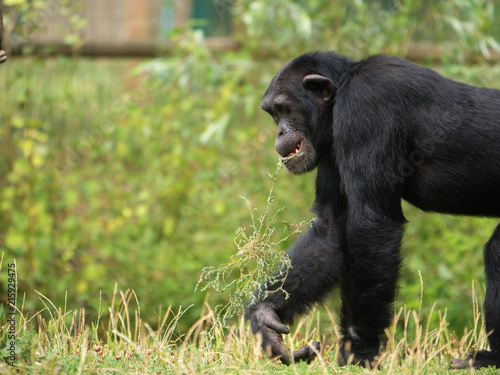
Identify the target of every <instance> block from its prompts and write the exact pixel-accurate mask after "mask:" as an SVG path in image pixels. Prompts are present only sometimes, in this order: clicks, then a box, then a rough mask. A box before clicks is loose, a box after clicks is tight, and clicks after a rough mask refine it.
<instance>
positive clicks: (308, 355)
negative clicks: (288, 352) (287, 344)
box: [293, 341, 321, 363]
mask: <svg viewBox="0 0 500 375" xmlns="http://www.w3.org/2000/svg"><path fill="white" fill-rule="evenodd" d="M313 348H314V349H313ZM320 349H321V346H320V344H319V342H317V341H314V342H313V343H312V344H311V345H305V346H303V347H302V348H300V349H299V350H295V351H294V352H293V361H294V362H299V361H305V362H307V363H311V361H312V360H313V359H314V358H316V356H317V353H318V352H319V350H320Z"/></svg>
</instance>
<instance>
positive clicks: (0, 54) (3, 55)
mask: <svg viewBox="0 0 500 375" xmlns="http://www.w3.org/2000/svg"><path fill="white" fill-rule="evenodd" d="M6 60H7V54H6V53H5V51H3V50H0V64H1V63H3V62H5V61H6Z"/></svg>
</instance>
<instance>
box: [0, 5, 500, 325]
mask: <svg viewBox="0 0 500 375" xmlns="http://www.w3.org/2000/svg"><path fill="white" fill-rule="evenodd" d="M20 3H23V2H22V1H21V2H20ZM481 5H484V7H482V6H481ZM228 12H232V14H233V18H234V23H235V24H239V25H240V27H239V28H238V31H237V32H236V35H235V38H236V39H238V40H239V41H240V44H241V49H240V50H238V51H237V52H234V51H233V52H224V53H222V52H217V51H213V50H210V49H208V48H206V47H205V46H204V40H203V35H202V33H201V32H200V31H191V30H176V31H175V33H174V34H173V35H172V37H171V39H172V40H173V41H174V42H175V47H174V48H173V50H172V51H171V54H170V55H169V56H168V57H162V58H158V59H155V60H152V61H148V62H146V63H142V64H139V65H138V64H137V63H136V62H135V61H133V60H101V59H96V60H89V59H77V58H74V59H66V58H55V59H50V60H43V59H37V58H35V57H25V58H19V59H11V60H9V62H8V63H7V64H6V65H5V66H2V67H1V68H0V103H1V111H0V123H1V124H2V126H1V127H0V139H1V142H2V146H1V149H2V152H1V153H0V233H1V237H0V246H1V249H0V252H4V259H5V261H6V263H8V262H10V260H12V259H16V260H17V264H18V269H19V282H20V286H19V288H20V290H19V292H20V296H21V295H22V294H23V293H25V294H26V300H25V302H24V309H25V310H32V311H36V310H38V309H40V308H41V307H43V304H41V302H40V301H39V300H38V297H37V295H36V293H34V290H35V289H36V290H38V291H40V292H42V293H43V294H44V295H45V296H47V298H49V299H50V300H51V301H53V302H54V303H55V304H56V305H58V306H59V305H64V304H65V303H67V304H68V305H69V306H84V307H86V311H87V313H88V314H89V315H93V314H94V315H95V314H97V311H98V308H99V303H100V300H101V298H102V299H107V298H110V297H109V296H110V295H111V294H112V293H113V289H114V284H115V283H117V286H118V288H119V289H122V290H125V289H133V290H135V292H136V294H137V295H138V296H139V300H140V302H141V310H142V318H143V319H144V320H145V321H148V322H150V324H152V325H154V324H155V322H156V321H157V316H156V314H155V311H157V308H158V306H159V305H164V306H168V305H172V306H175V307H178V306H181V305H182V306H184V307H187V306H189V305H191V304H194V305H195V306H194V308H192V309H190V310H189V311H188V312H187V313H186V314H185V320H184V326H190V325H191V324H192V323H193V321H194V320H195V319H197V318H198V317H199V313H200V309H201V305H202V301H203V299H204V298H205V296H204V295H203V294H201V293H197V294H195V293H194V292H193V291H194V286H195V285H196V281H197V280H198V277H199V274H200V270H201V269H202V268H203V267H204V266H210V265H212V266H216V265H219V264H221V263H224V262H226V261H227V260H228V259H229V257H230V256H231V255H232V254H234V253H235V252H236V251H237V248H236V247H235V245H234V243H233V238H234V236H235V230H236V229H237V228H239V227H244V226H249V225H250V223H251V220H250V217H249V214H248V210H247V207H246V205H245V202H244V201H243V200H242V199H241V198H240V195H243V196H245V197H246V198H248V199H249V200H250V201H251V205H252V206H253V207H264V206H265V204H266V197H267V194H268V191H269V188H270V182H269V180H268V178H267V173H268V172H269V171H272V170H274V166H275V165H276V161H277V155H276V154H275V152H274V147H273V142H274V131H275V129H274V127H273V125H272V121H271V119H270V118H268V116H266V115H265V114H264V113H263V112H262V111H260V110H259V103H260V98H261V96H262V93H263V92H264V91H265V89H266V87H267V85H268V83H269V82H270V80H271V78H272V77H273V75H274V73H275V72H276V71H277V69H279V67H281V66H282V65H283V63H284V62H285V61H286V60H288V59H289V58H292V57H294V56H296V55H297V54H299V53H302V52H304V51H306V50H311V49H336V50H338V51H339V52H342V53H346V54H349V55H350V56H351V57H354V58H357V57H362V56H366V55H367V54H370V53H376V52H383V53H393V54H398V55H402V56H405V55H406V54H407V52H408V48H409V46H410V45H409V44H408V42H409V41H413V42H415V41H424V42H425V41H432V42H434V43H443V46H444V47H446V51H449V52H448V53H446V54H444V55H443V61H444V62H445V63H446V64H445V65H442V66H439V67H438V68H437V69H438V70H439V71H440V72H441V73H442V74H444V75H446V76H449V77H450V78H454V79H457V80H460V81H464V82H467V83H469V84H475V85H483V86H496V87H498V88H500V68H498V67H497V66H488V65H486V64H478V65H474V66H471V67H464V66H463V65H455V64H454V62H469V61H475V60H480V59H485V58H488V56H487V54H486V53H484V51H485V50H484V46H486V47H487V49H486V51H487V52H488V53H490V52H491V50H492V48H494V47H495V43H494V42H491V41H492V39H491V38H490V37H489V35H490V33H491V32H494V31H495V25H494V24H493V18H492V15H493V12H494V7H493V2H492V1H486V0H476V1H473V2H465V1H452V2H444V1H442V2H441V1H440V2H430V1H418V0H407V1H396V2H389V1H385V2H380V3H372V2H363V1H360V0H358V1H354V2H351V1H344V0H339V1H335V2H327V1H320V0H315V1H290V0H271V1H265V2H264V1H249V0H241V1H238V2H235V5H233V6H231V7H230V8H228ZM485 12H486V13H485ZM478 17H479V18H478ZM78 43H80V41H78ZM313 180H314V176H313V175H311V174H308V175H305V176H291V175H288V174H282V175H280V177H279V179H278V182H277V185H276V189H275V191H274V199H275V207H282V206H287V207H288V209H287V210H285V211H283V212H282V213H281V215H282V219H283V220H288V221H293V222H299V221H301V220H302V219H304V218H310V217H311V214H310V213H309V211H308V210H309V207H310V205H311V204H312V201H313V198H314V186H313V185H314V181H313ZM405 214H406V216H407V218H408V219H409V220H410V223H409V224H408V226H407V235H406V240H405V246H404V252H405V254H406V256H405V260H406V267H405V268H404V270H403V274H402V283H401V286H402V288H401V292H400V297H399V299H398V304H404V303H406V304H408V305H409V306H410V307H417V308H418V305H419V302H420V287H421V284H420V278H419V275H418V272H419V271H420V272H421V274H422V278H423V283H424V306H431V305H432V303H433V302H434V301H438V305H437V308H438V309H441V310H444V309H448V320H449V321H451V322H455V324H456V326H455V327H456V328H457V329H459V328H460V327H462V326H463V325H464V324H466V323H468V319H470V314H469V312H470V311H471V309H469V308H465V307H464V306H466V305H467V304H470V299H471V297H470V296H471V282H472V280H478V281H479V283H480V284H481V283H483V280H484V278H483V273H482V272H483V271H482V265H481V263H482V247H483V245H484V243H485V242H486V241H487V239H488V237H489V235H490V233H492V231H493V227H494V225H495V224H496V222H495V221H494V220H486V219H472V218H452V217H448V216H439V215H430V214H423V213H422V212H420V211H418V210H416V209H414V208H412V207H409V206H405ZM283 229H285V226H284V227H283ZM290 243H291V241H287V242H286V243H285V244H283V247H284V248H285V247H286V246H289V245H290ZM0 277H4V276H0ZM66 292H67V296H66V295H65V293H66ZM0 293H1V299H2V301H5V300H6V297H5V283H0ZM213 298H214V299H216V300H218V301H223V302H227V296H224V295H217V296H213ZM66 299H67V302H66ZM424 311H426V310H425V309H424ZM427 311H428V310H427ZM89 318H93V317H92V316H90V317H89Z"/></svg>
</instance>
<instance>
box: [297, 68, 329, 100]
mask: <svg viewBox="0 0 500 375" xmlns="http://www.w3.org/2000/svg"><path fill="white" fill-rule="evenodd" d="M302 83H303V84H304V86H305V87H306V89H308V90H311V91H314V93H315V94H316V95H317V96H319V97H320V98H321V99H323V100H324V101H325V102H327V101H329V100H331V99H332V98H333V95H334V94H335V87H334V86H333V82H332V80H331V79H330V78H326V77H323V76H320V75H319V74H309V75H307V76H305V77H304V78H303V79H302Z"/></svg>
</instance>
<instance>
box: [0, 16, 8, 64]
mask: <svg viewBox="0 0 500 375" xmlns="http://www.w3.org/2000/svg"><path fill="white" fill-rule="evenodd" d="M2 39H3V15H2V9H1V8H0V64H2V63H4V62H5V61H7V54H6V53H5V51H4V50H3V48H2Z"/></svg>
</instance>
